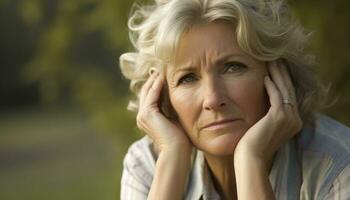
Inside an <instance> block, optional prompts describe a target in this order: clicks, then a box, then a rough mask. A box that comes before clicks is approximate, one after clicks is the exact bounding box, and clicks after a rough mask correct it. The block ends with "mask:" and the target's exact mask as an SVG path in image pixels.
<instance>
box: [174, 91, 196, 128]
mask: <svg viewBox="0 0 350 200" xmlns="http://www.w3.org/2000/svg"><path fill="white" fill-rule="evenodd" d="M195 94H196V91H194V90H190V89H186V90H181V91H180V90H178V91H174V92H170V95H169V96H170V102H171V104H172V106H173V108H174V110H175V112H176V114H177V115H178V118H179V121H180V122H181V124H182V125H183V128H184V129H185V130H186V132H187V133H191V132H193V131H192V129H193V128H194V127H193V126H194V125H195V121H196V116H197V113H198V112H200V106H199V105H198V103H196V102H197V100H196V98H195V96H196V95H195Z"/></svg>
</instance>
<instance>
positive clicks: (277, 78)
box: [268, 61, 290, 101]
mask: <svg viewBox="0 0 350 200" xmlns="http://www.w3.org/2000/svg"><path fill="white" fill-rule="evenodd" d="M268 69H269V72H270V74H271V78H272V81H273V82H274V83H275V85H276V87H277V89H278V90H279V91H280V93H281V96H282V98H285V99H290V97H289V92H288V88H287V86H286V84H285V80H284V79H283V76H282V73H281V69H280V67H279V66H278V65H277V62H276V61H273V62H270V63H269V65H268ZM282 98H281V99H282ZM281 99H280V101H281Z"/></svg>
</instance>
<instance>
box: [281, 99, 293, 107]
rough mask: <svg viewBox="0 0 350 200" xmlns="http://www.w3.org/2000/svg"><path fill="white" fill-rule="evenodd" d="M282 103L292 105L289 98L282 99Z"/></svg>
mask: <svg viewBox="0 0 350 200" xmlns="http://www.w3.org/2000/svg"><path fill="white" fill-rule="evenodd" d="M282 104H290V105H291V106H293V103H292V102H291V101H290V100H289V99H282Z"/></svg>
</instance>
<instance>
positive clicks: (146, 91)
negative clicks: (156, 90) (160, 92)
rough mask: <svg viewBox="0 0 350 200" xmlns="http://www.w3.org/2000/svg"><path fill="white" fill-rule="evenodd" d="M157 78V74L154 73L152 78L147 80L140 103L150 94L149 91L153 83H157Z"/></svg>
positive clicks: (142, 89)
mask: <svg viewBox="0 0 350 200" xmlns="http://www.w3.org/2000/svg"><path fill="white" fill-rule="evenodd" d="M157 76H158V73H157V72H154V73H152V74H151V76H150V77H149V78H148V79H147V81H146V82H145V83H144V84H143V86H142V88H141V92H140V103H141V101H143V100H144V99H145V97H146V95H147V94H148V91H149V90H150V88H151V87H152V85H153V82H154V81H155V79H156V77H157Z"/></svg>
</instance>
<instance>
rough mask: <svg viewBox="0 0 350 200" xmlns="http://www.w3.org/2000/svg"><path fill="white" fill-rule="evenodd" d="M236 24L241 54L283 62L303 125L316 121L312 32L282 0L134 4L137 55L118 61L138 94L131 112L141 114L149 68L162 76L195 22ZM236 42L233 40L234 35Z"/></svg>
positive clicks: (131, 28) (180, 0)
mask: <svg viewBox="0 0 350 200" xmlns="http://www.w3.org/2000/svg"><path fill="white" fill-rule="evenodd" d="M217 20H225V21H230V22H232V25H233V27H232V28H233V29H235V32H236V35H235V37H236V39H237V42H238V45H239V47H240V48H241V50H242V51H244V52H245V53H247V54H248V55H250V56H252V57H253V58H255V59H257V60H260V61H265V62H268V61H274V60H277V59H278V60H282V61H283V62H284V63H285V64H286V65H287V67H288V69H289V72H290V74H291V78H292V81H293V83H294V86H295V89H296V97H297V102H298V106H299V107H298V109H299V112H300V115H301V117H302V119H303V121H304V122H308V121H312V119H313V115H312V114H313V111H314V110H315V108H316V106H317V105H316V103H318V102H320V101H319V100H320V99H321V98H322V97H321V93H322V92H321V91H322V89H321V85H320V84H319V81H318V79H317V78H316V76H315V73H314V71H313V70H312V67H313V66H314V64H315V63H314V59H313V57H312V56H311V55H309V54H307V53H306V50H305V48H306V47H307V46H308V43H309V40H310V36H311V34H310V33H305V31H304V29H303V27H302V26H301V25H300V24H299V23H298V21H297V20H296V19H295V18H293V16H292V15H291V13H290V9H289V8H288V5H287V3H286V2H285V1H281V0H155V1H154V2H153V3H152V4H148V5H141V4H140V3H134V5H133V7H132V11H131V15H130V17H129V21H128V27H129V36H130V40H131V43H132V44H133V47H134V48H135V51H134V52H127V53H124V54H122V55H121V56H120V58H119V61H120V68H121V71H122V74H123V75H124V76H125V77H126V78H127V79H129V80H130V81H131V82H130V90H131V91H132V92H133V93H134V94H135V95H136V99H134V100H131V101H130V102H129V105H128V109H129V110H132V111H137V110H138V95H139V92H140V89H141V87H142V85H143V84H144V83H145V81H146V80H147V78H148V77H149V73H148V72H149V70H150V68H151V67H155V68H157V69H158V70H159V71H161V72H164V71H165V70H166V67H167V66H169V63H170V62H171V60H172V58H173V57H172V56H173V55H175V54H174V52H175V51H176V48H177V45H178V43H179V40H180V37H181V35H182V34H183V33H184V32H185V31H186V30H188V29H189V28H190V27H191V26H193V25H195V24H197V23H210V22H214V21H217ZM233 37H234V36H233Z"/></svg>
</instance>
